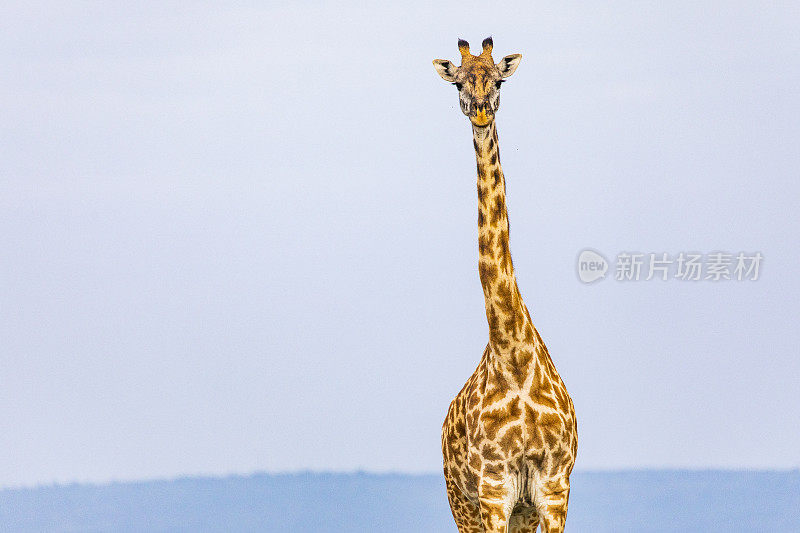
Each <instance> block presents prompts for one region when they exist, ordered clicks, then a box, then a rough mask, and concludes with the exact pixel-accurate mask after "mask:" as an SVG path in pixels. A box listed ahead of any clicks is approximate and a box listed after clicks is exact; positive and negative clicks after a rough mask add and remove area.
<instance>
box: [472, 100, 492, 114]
mask: <svg viewBox="0 0 800 533" xmlns="http://www.w3.org/2000/svg"><path fill="white" fill-rule="evenodd" d="M474 109H475V112H476V113H486V114H487V115H491V114H492V106H491V105H489V102H488V101H485V100H484V101H481V102H475V106H474Z"/></svg>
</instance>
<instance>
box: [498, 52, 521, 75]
mask: <svg viewBox="0 0 800 533" xmlns="http://www.w3.org/2000/svg"><path fill="white" fill-rule="evenodd" d="M520 61H522V54H511V55H510V56H506V57H504V58H503V59H501V60H500V62H499V63H498V64H497V70H499V71H500V76H501V77H503V78H507V77H509V76H511V75H512V74H514V71H515V70H517V67H518V66H519V62H520Z"/></svg>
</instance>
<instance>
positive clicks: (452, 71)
mask: <svg viewBox="0 0 800 533" xmlns="http://www.w3.org/2000/svg"><path fill="white" fill-rule="evenodd" d="M433 67H434V68H435V69H436V72H438V73H439V76H441V77H442V79H443V80H444V81H447V82H450V83H453V82H454V81H456V70H458V67H456V66H455V65H454V64H453V63H452V62H451V61H448V60H446V59H434V60H433Z"/></svg>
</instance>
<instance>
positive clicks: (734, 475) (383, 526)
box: [0, 470, 800, 533]
mask: <svg viewBox="0 0 800 533" xmlns="http://www.w3.org/2000/svg"><path fill="white" fill-rule="evenodd" d="M567 530H568V531H573V532H580V531H587V532H595V533H597V532H604V531H609V532H611V531H613V532H623V531H631V532H646V531H669V532H671V533H674V532H675V531H702V532H716V531H719V532H731V531H770V532H800V471H788V472H745V471H663V470H655V471H626V472H603V473H574V474H573V477H572V494H571V497H570V506H569V515H568V519H567ZM0 531H4V532H6V531H8V532H17V531H20V532H22V531H31V532H33V531H35V532H47V531H64V532H66V531H69V532H76V531H108V532H127V531H130V532H148V531H187V532H188V531H191V532H203V531H220V532H223V531H224V532H237V531H243V532H244V531H264V532H271V531H275V532H281V533H290V532H291V533H304V532H308V533H323V532H358V533H364V532H380V531H386V532H391V533H400V532H408V533H429V532H432V533H436V532H450V533H453V532H455V531H456V529H455V525H454V523H453V521H452V519H451V517H450V510H449V508H448V506H447V498H446V496H445V491H444V484H443V479H442V477H441V476H438V475H424V476H415V475H401V474H386V475H383V474H367V473H354V474H319V473H296V474H282V475H268V474H256V475H252V476H232V477H224V478H186V479H176V480H172V481H146V482H137V483H113V484H109V485H98V486H95V485H58V486H48V487H40V488H34V489H14V490H3V491H0Z"/></svg>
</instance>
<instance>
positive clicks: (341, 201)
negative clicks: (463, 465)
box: [0, 1, 800, 487]
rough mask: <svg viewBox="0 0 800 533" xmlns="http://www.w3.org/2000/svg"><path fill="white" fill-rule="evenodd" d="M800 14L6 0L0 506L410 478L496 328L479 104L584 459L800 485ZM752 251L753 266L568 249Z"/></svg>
mask: <svg viewBox="0 0 800 533" xmlns="http://www.w3.org/2000/svg"><path fill="white" fill-rule="evenodd" d="M798 25H800V8H799V7H798V5H797V4H796V3H784V4H779V3H773V4H770V5H759V6H755V5H754V4H752V3H749V4H748V3H737V2H671V3H669V4H664V3H663V2H652V3H647V2H629V3H624V2H623V3H614V4H613V6H612V5H596V4H591V5H590V4H578V3H575V4H572V3H570V4H569V5H565V4H563V3H560V2H558V3H557V2H552V3H541V2H518V3H493V4H491V6H489V5H487V4H486V3H471V2H458V3H436V4H434V3H431V2H419V1H412V2H395V3H389V4H385V5H379V4H374V5H366V6H365V5H362V3H356V2H354V3H336V4H334V3H314V2H292V3H277V2H252V3H248V2H242V3H237V4H236V5H235V6H234V5H229V6H220V5H214V4H211V3H192V4H191V5H187V4H186V3H183V2H162V3H158V5H153V4H150V5H147V6H144V5H134V4H130V5H122V4H118V3H102V2H97V3H90V2H87V3H58V2H52V3H49V2H44V3H42V2H6V3H4V4H3V6H2V7H0V70H2V72H3V73H4V74H3V76H2V77H0V116H2V117H3V119H2V121H0V147H2V148H0V245H1V246H2V249H3V254H2V255H0V273H1V274H2V275H0V450H1V451H2V453H3V457H4V460H3V461H2V462H0V487H6V486H27V485H35V484H42V483H45V484H46V483H54V482H58V483H67V482H73V481H90V482H105V481H110V480H132V479H146V478H154V477H155V478H163V477H172V476H181V475H192V474H228V473H248V472H254V471H267V472H284V471H293V470H326V471H329V470H330V471H348V470H356V469H360V470H368V471H377V472H384V471H398V472H437V471H439V469H440V465H441V452H440V440H439V439H440V437H439V434H440V429H441V423H442V420H443V419H444V415H445V412H446V409H447V405H448V403H449V402H450V400H451V399H452V397H453V396H454V395H455V394H456V393H457V392H458V391H459V389H460V388H461V386H462V385H463V383H464V381H465V380H466V379H467V378H468V376H469V375H470V374H471V372H472V371H473V369H474V368H475V366H476V364H477V362H478V360H479V358H480V356H481V354H482V352H483V348H484V346H485V344H486V341H487V338H488V331H487V330H488V328H487V325H486V317H485V312H484V306H483V296H482V292H481V288H480V283H479V279H478V275H477V244H476V240H477V225H476V216H477V205H476V202H477V200H476V197H475V179H476V177H475V160H474V152H473V148H472V142H471V139H470V137H471V130H470V126H469V123H468V121H467V119H466V118H465V117H464V116H463V115H462V114H461V112H460V110H459V108H458V98H457V95H456V91H455V89H453V88H452V87H451V86H449V85H448V84H446V83H444V82H443V81H442V80H441V79H440V78H439V76H438V75H437V74H436V72H435V70H434V69H433V66H432V64H431V61H432V60H433V59H435V58H445V59H452V60H456V59H458V51H457V48H456V40H457V38H459V37H463V38H465V39H467V40H468V41H470V42H471V43H472V44H473V49H474V50H477V48H478V47H479V43H480V41H481V40H482V39H483V38H484V37H486V36H488V35H492V36H493V38H494V55H495V59H499V58H500V57H502V56H503V55H506V54H511V53H522V54H523V59H522V62H521V64H520V66H519V68H518V69H517V72H516V73H515V74H514V76H513V77H512V78H510V79H509V80H508V83H506V84H504V86H503V89H502V91H503V93H502V94H503V97H502V105H501V107H500V110H499V113H498V117H497V128H498V132H499V136H500V151H501V154H502V162H503V169H504V173H505V175H506V180H507V192H508V209H509V216H510V220H511V222H512V224H511V226H512V232H511V250H512V253H513V254H514V264H515V267H516V271H517V278H518V282H519V285H520V289H521V291H522V294H523V297H524V298H525V301H526V303H527V305H528V307H529V309H530V311H531V314H532V317H533V320H534V323H535V325H536V326H537V328H538V330H539V332H540V333H541V335H542V337H543V338H544V340H545V342H546V343H547V345H548V347H549V350H550V353H551V355H552V357H553V360H554V362H555V364H556V366H557V368H558V369H559V372H560V373H561V376H562V378H563V379H564V381H565V383H566V385H567V388H568V390H569V392H570V394H571V396H572V398H573V400H574V403H575V407H576V412H577V417H578V423H579V435H580V437H579V438H580V442H579V452H578V459H577V463H576V469H580V470H605V469H621V468H661V467H666V468H710V467H714V468H797V467H798V466H800V453H798V450H800V424H798V423H797V422H798V418H797V417H798V415H797V412H798V411H797V408H798V404H800V393H798V390H800V357H798V356H799V355H800V353H798V345H800V333H798V328H797V327H796V319H797V316H798V312H800V279H799V278H800V276H798V265H800V251H799V250H798V242H800V239H799V238H800V224H799V222H800V216H799V215H798V208H797V206H798V201H799V200H800V185H798V179H800V152H799V151H798V149H797V147H798V146H799V145H800V121H798V120H797V117H798V115H799V114H800V98H798V94H797V88H798V87H800V39H798V37H797V27H798ZM586 248H591V249H593V250H597V251H599V252H601V253H602V254H603V255H604V256H605V257H607V258H608V259H609V260H610V261H613V259H614V258H615V257H616V256H617V255H618V254H619V253H622V252H626V251H627V252H631V251H638V252H642V253H649V252H654V253H659V254H660V253H669V254H671V255H673V256H674V255H677V254H678V253H679V252H691V251H695V252H701V253H711V252H715V251H727V252H729V253H734V254H735V253H738V252H740V251H744V252H748V253H754V252H760V253H761V254H762V255H763V257H764V260H763V264H762V265H761V270H760V276H759V279H758V280H757V281H749V280H744V281H722V282H712V281H697V282H685V281H680V280H676V279H670V280H668V281H659V280H651V281H643V280H640V281H638V282H634V281H631V282H622V281H616V280H615V279H613V271H611V272H609V275H608V276H607V279H603V280H600V281H598V282H595V283H593V284H583V283H581V282H580V281H579V279H578V277H577V275H576V258H577V256H578V254H579V252H580V251H581V250H584V249H586Z"/></svg>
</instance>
